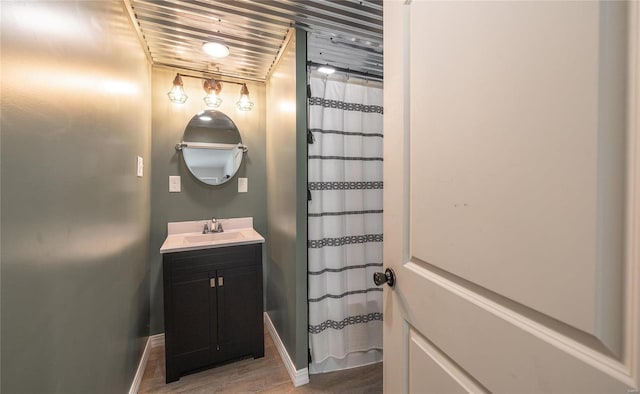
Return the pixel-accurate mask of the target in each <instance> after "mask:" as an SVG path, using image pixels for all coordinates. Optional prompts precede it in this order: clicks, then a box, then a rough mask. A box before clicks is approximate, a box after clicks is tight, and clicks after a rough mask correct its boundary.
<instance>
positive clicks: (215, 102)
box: [202, 91, 222, 108]
mask: <svg viewBox="0 0 640 394" xmlns="http://www.w3.org/2000/svg"><path fill="white" fill-rule="evenodd" d="M202 100H204V104H205V105H206V106H207V107H209V108H218V107H219V106H220V104H222V99H221V98H220V97H218V95H217V94H216V92H213V91H212V92H211V93H207V95H206V96H204V97H203V98H202Z"/></svg>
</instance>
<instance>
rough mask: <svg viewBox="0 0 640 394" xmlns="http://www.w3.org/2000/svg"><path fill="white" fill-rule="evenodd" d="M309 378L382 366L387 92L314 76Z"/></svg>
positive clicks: (363, 83) (355, 82)
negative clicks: (379, 276)
mask: <svg viewBox="0 0 640 394" xmlns="http://www.w3.org/2000/svg"><path fill="white" fill-rule="evenodd" d="M310 86H311V97H310V98H309V128H310V133H311V134H312V135H313V142H312V143H310V144H309V151H308V155H309V174H308V175H309V176H308V188H309V191H310V196H311V200H310V201H309V206H308V207H309V214H308V226H309V240H308V253H309V276H308V278H309V345H310V349H311V360H312V362H311V363H310V365H309V372H310V373H322V372H329V371H335V370H340V369H346V368H353V367H357V366H361V365H366V364H370V363H373V362H378V361H381V360H382V289H381V288H379V287H376V286H375V285H374V284H373V281H372V275H373V273H374V272H375V271H379V270H380V269H381V267H382V238H383V237H382V164H383V161H382V138H383V135H382V116H383V107H382V104H383V103H382V96H383V94H382V85H381V84H380V83H375V82H366V81H362V80H348V78H346V79H345V78H344V77H333V76H332V77H331V78H329V77H320V76H316V75H311V77H310Z"/></svg>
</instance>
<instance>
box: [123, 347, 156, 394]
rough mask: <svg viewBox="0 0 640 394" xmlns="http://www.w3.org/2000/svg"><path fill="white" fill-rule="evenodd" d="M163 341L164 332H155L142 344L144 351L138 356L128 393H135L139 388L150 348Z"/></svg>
mask: <svg viewBox="0 0 640 394" xmlns="http://www.w3.org/2000/svg"><path fill="white" fill-rule="evenodd" d="M163 343H164V334H156V335H152V336H150V337H148V338H147V343H146V344H145V345H144V351H143V352H142V357H140V363H139V364H138V370H137V371H136V375H135V376H134V377H133V382H132V383H131V388H130V389H129V394H137V393H138V390H139V389H140V383H141V382H142V376H144V370H145V369H146V368H147V361H149V354H151V349H152V348H154V347H156V346H158V345H161V344H163Z"/></svg>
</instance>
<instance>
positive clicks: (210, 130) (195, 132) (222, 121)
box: [176, 110, 247, 185]
mask: <svg viewBox="0 0 640 394" xmlns="http://www.w3.org/2000/svg"><path fill="white" fill-rule="evenodd" d="M176 149H178V150H181V151H182V157H183V158H184V162H185V164H186V165H187V168H189V171H191V173H192V174H193V175H194V176H195V177H196V178H198V179H199V180H200V181H201V182H204V183H206V184H209V185H220V184H223V183H225V182H227V181H228V180H229V179H231V178H232V177H233V176H234V175H235V174H236V172H237V171H238V168H240V164H242V157H243V155H244V152H246V151H247V147H246V146H244V145H243V144H242V139H241V138H240V132H239V131H238V128H237V127H236V124H235V123H234V122H233V120H231V118H229V117H228V116H227V115H225V114H224V113H222V112H220V111H216V110H205V111H202V112H199V113H197V114H195V115H194V117H193V118H191V120H190V121H189V123H188V124H187V127H186V128H185V130H184V135H183V136H182V142H180V143H178V144H177V145H176Z"/></svg>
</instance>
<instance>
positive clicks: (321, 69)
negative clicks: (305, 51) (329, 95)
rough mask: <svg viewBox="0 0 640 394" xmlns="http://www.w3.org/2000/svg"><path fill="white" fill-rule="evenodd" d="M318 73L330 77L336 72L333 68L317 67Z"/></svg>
mask: <svg viewBox="0 0 640 394" xmlns="http://www.w3.org/2000/svg"><path fill="white" fill-rule="evenodd" d="M318 71H319V72H321V73H323V74H327V75H331V74H333V73H334V72H336V69H335V68H333V67H329V66H320V67H318Z"/></svg>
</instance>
